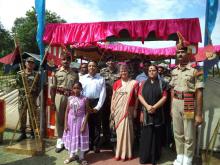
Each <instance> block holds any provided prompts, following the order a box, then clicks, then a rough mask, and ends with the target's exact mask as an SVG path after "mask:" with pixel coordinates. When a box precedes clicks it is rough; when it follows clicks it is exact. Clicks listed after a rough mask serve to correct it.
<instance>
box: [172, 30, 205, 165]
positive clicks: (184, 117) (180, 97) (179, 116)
mask: <svg viewBox="0 0 220 165" xmlns="http://www.w3.org/2000/svg"><path fill="white" fill-rule="evenodd" d="M179 37H180V40H179V44H177V60H178V62H179V64H178V66H177V68H175V69H174V70H173V71H172V73H171V76H172V79H171V82H170V85H171V87H172V89H171V101H172V102H171V104H172V105H171V107H172V108H171V110H172V118H173V132H174V138H175V143H176V152H177V158H176V160H175V161H174V163H173V164H174V165H192V160H193V155H194V145H195V128H196V127H195V126H198V125H200V124H201V123H202V122H203V117H202V94H203V93H202V92H203V88H204V83H203V80H202V77H203V75H202V74H201V73H200V72H199V71H198V70H197V69H195V68H192V67H191V65H190V63H189V57H190V56H189V55H190V54H191V53H190V52H189V51H188V50H189V49H188V48H187V45H188V44H187V42H186V41H184V40H183V37H181V34H180V35H179Z"/></svg>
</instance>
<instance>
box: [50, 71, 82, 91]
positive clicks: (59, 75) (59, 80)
mask: <svg viewBox="0 0 220 165" xmlns="http://www.w3.org/2000/svg"><path fill="white" fill-rule="evenodd" d="M76 81H79V76H78V74H77V73H75V72H73V71H72V70H65V69H64V68H63V67H61V68H60V69H59V70H57V71H56V72H55V73H54V75H53V82H52V83H53V84H52V86H53V87H62V88H65V89H72V85H73V83H74V82H76Z"/></svg>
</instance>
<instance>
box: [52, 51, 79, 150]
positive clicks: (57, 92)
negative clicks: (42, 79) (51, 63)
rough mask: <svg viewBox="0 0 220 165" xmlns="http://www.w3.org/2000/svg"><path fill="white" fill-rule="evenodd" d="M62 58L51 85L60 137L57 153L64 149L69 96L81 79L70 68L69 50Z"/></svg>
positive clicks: (53, 106)
mask: <svg viewBox="0 0 220 165" xmlns="http://www.w3.org/2000/svg"><path fill="white" fill-rule="evenodd" d="M61 60H62V66H61V67H60V68H59V69H58V70H57V71H56V72H55V73H53V75H52V86H51V100H52V103H51V107H52V108H55V110H56V130H57V134H58V139H57V144H56V150H55V152H57V153H59V152H61V151H62V150H63V149H64V145H63V141H62V136H63V131H64V118H65V111H66V106H67V98H68V96H70V95H71V89H72V85H73V83H74V82H76V81H79V77H78V74H77V73H75V72H73V71H72V70H71V69H70V63H71V56H70V55H69V54H68V52H65V51H63V52H62V55H61Z"/></svg>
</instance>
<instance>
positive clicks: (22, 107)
mask: <svg viewBox="0 0 220 165" xmlns="http://www.w3.org/2000/svg"><path fill="white" fill-rule="evenodd" d="M34 67H35V63H34V58H33V57H28V58H27V59H26V61H25V69H24V71H19V72H18V74H17V87H18V90H19V97H18V111H19V117H20V131H21V135H20V136H19V138H18V139H17V142H20V141H22V140H24V139H26V138H27V136H26V131H25V130H26V122H27V111H28V104H27V100H26V96H25V90H24V85H23V81H22V76H24V79H25V80H26V82H27V84H26V85H27V87H28V88H29V90H30V89H31V86H32V84H33V82H34V78H35V76H36V74H37V72H35V71H34ZM39 92H40V90H39V76H38V77H37V79H36V82H35V84H34V86H33V88H32V91H31V94H30V97H31V98H29V99H30V104H31V108H32V111H33V112H34V114H35V117H36V121H37V126H38V128H39V126H40V125H39V120H40V119H39V111H38V110H37V104H36V101H37V97H38V95H39ZM28 113H29V112H28ZM29 123H30V127H31V136H30V137H31V138H32V139H33V138H34V130H33V129H35V128H33V126H32V122H31V117H30V115H29Z"/></svg>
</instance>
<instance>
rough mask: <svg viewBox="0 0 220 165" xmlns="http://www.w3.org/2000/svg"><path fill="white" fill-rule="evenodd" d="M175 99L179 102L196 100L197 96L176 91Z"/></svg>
mask: <svg viewBox="0 0 220 165" xmlns="http://www.w3.org/2000/svg"><path fill="white" fill-rule="evenodd" d="M174 98H176V99H179V100H185V99H187V98H195V94H194V93H191V92H180V91H175V90H174Z"/></svg>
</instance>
